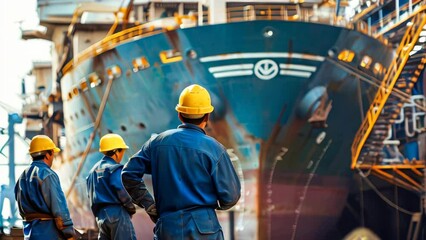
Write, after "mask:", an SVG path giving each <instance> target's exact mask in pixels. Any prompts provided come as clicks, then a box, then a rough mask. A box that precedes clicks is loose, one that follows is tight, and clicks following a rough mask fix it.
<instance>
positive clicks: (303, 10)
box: [62, 4, 367, 74]
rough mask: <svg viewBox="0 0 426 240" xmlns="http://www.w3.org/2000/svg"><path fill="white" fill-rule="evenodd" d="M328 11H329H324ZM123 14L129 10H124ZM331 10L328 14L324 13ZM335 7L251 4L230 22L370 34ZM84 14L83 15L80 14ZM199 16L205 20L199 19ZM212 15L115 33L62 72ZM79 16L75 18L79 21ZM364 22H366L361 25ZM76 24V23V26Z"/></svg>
mask: <svg viewBox="0 0 426 240" xmlns="http://www.w3.org/2000/svg"><path fill="white" fill-rule="evenodd" d="M324 8H325V9H326V10H324ZM120 11H125V10H123V9H120ZM324 11H327V14H324ZM334 11H335V6H325V7H321V6H319V7H318V8H313V7H302V5H301V4H285V5H282V4H281V5H278V4H277V5H248V6H241V7H230V8H227V14H226V21H227V22H241V21H255V20H277V21H278V20H279V21H299V22H314V23H322V24H327V25H334V26H340V27H345V28H349V29H357V30H358V31H361V32H364V33H367V28H366V27H365V26H364V25H363V24H359V23H355V24H354V23H352V22H349V21H348V20H347V19H345V18H344V17H343V16H337V15H336V14H335V12H334ZM79 14H81V12H80V13H79ZM198 17H200V18H202V19H198ZM209 17H210V16H209V13H208V12H203V13H202V14H197V13H196V12H193V13H191V14H189V15H183V16H182V15H176V16H175V17H168V18H161V19H157V20H154V21H150V22H147V23H144V24H140V25H136V26H134V27H131V28H128V29H124V30H121V31H119V32H116V33H113V32H112V31H111V30H110V31H109V32H108V34H107V36H106V37H105V38H104V39H102V40H101V41H99V42H97V43H95V44H94V45H92V46H90V47H89V48H87V49H85V50H83V51H82V52H81V53H80V54H78V56H74V58H73V60H72V61H70V62H68V63H67V64H66V65H65V66H64V67H63V69H62V73H63V74H65V73H66V72H68V71H69V70H70V69H72V68H73V66H74V65H77V64H78V63H79V62H81V61H84V60H87V59H89V58H92V57H94V56H96V55H99V54H101V53H103V52H105V51H108V50H110V49H113V48H115V47H116V46H117V45H118V44H121V43H123V42H126V41H129V40H131V39H134V38H136V37H143V36H149V35H152V34H156V33H158V32H165V31H171V30H174V29H177V28H187V27H193V26H196V25H200V24H202V25H204V24H206V25H208V24H209V21H208V19H209ZM78 18H79V17H78V16H74V17H73V19H74V21H76V19H78ZM360 23H362V22H360ZM74 25H75V24H74ZM117 25H118V23H117V22H116V23H114V24H113V26H112V28H113V29H114V30H115V29H116V27H117ZM68 32H69V34H71V33H72V32H73V29H72V27H70V28H69V31H68Z"/></svg>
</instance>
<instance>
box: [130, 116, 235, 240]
mask: <svg viewBox="0 0 426 240" xmlns="http://www.w3.org/2000/svg"><path fill="white" fill-rule="evenodd" d="M144 174H151V175H152V184H153V189H154V197H155V200H156V207H157V211H158V214H159V216H160V218H159V220H158V221H157V223H156V226H155V229H154V232H155V236H154V238H155V239H163V240H164V239H173V240H177V239H223V233H222V228H221V226H220V224H219V221H218V219H217V216H216V212H215V209H219V210H226V209H229V208H231V207H232V206H234V205H235V204H236V203H237V202H238V200H239V198H240V191H241V186H240V181H239V179H238V176H237V174H236V173H235V170H234V168H233V166H232V163H231V160H230V159H229V156H228V154H227V152H226V150H225V148H224V147H223V146H222V145H221V144H220V143H219V142H217V141H216V140H215V139H214V138H212V137H209V136H207V135H206V133H205V132H204V130H203V129H201V128H199V127H198V126H196V125H193V124H182V125H180V126H179V127H178V128H177V129H173V130H168V131H165V132H163V133H161V134H159V135H157V136H154V137H152V138H151V139H150V140H148V141H147V142H146V143H145V144H144V145H143V146H142V148H141V150H140V151H139V152H137V153H136V154H135V155H134V156H132V157H131V158H130V160H129V162H128V163H127V164H126V165H125V166H124V168H123V172H122V178H123V184H124V186H125V187H126V189H127V191H128V192H129V193H130V195H131V196H132V197H134V196H136V197H138V196H141V195H142V194H143V193H141V191H140V190H139V189H140V187H139V186H140V185H141V184H143V181H142V178H143V175H144Z"/></svg>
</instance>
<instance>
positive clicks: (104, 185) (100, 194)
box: [86, 156, 136, 216]
mask: <svg viewBox="0 0 426 240" xmlns="http://www.w3.org/2000/svg"><path fill="white" fill-rule="evenodd" d="M122 169H123V165H122V164H119V163H117V162H115V161H114V159H112V158H111V157H108V156H104V157H103V158H102V159H101V160H100V161H99V162H97V163H96V164H95V165H94V166H93V168H92V170H90V172H89V175H88V176H87V178H86V183H87V192H88V196H89V201H90V207H91V208H92V212H93V214H94V215H95V216H98V212H99V210H100V209H101V208H103V207H105V206H109V205H120V206H123V207H124V208H125V209H126V210H127V211H128V212H129V213H132V214H133V213H134V212H135V211H136V210H135V206H134V205H133V203H132V198H131V197H130V196H129V194H128V193H127V191H126V189H124V186H123V184H122V182H121V170H122Z"/></svg>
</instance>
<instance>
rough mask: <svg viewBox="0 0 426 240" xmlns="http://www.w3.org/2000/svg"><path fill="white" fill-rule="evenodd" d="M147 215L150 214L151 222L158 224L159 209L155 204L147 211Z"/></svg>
mask: <svg viewBox="0 0 426 240" xmlns="http://www.w3.org/2000/svg"><path fill="white" fill-rule="evenodd" d="M146 213H148V215H149V217H150V218H151V221H152V222H153V223H156V222H157V220H158V214H157V207H156V206H155V204H152V205H151V206H149V207H148V208H147V209H146Z"/></svg>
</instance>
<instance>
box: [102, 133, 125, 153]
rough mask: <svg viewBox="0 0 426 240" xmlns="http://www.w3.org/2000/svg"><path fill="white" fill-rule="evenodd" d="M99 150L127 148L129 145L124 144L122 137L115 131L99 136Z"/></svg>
mask: <svg viewBox="0 0 426 240" xmlns="http://www.w3.org/2000/svg"><path fill="white" fill-rule="evenodd" d="M99 145H100V146H99V152H108V151H111V150H114V149H119V148H121V149H128V148H129V146H127V145H126V143H125V142H124V140H123V138H122V137H121V136H120V135H118V134H115V133H109V134H106V135H105V136H103V137H102V138H101V141H100V143H99Z"/></svg>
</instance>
